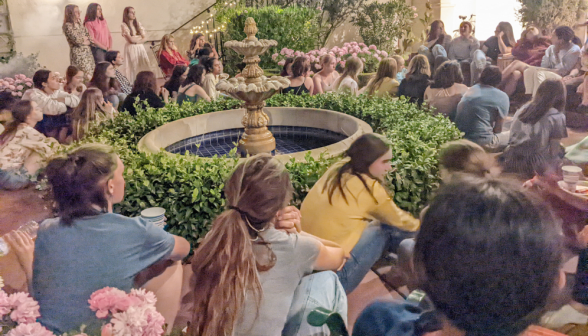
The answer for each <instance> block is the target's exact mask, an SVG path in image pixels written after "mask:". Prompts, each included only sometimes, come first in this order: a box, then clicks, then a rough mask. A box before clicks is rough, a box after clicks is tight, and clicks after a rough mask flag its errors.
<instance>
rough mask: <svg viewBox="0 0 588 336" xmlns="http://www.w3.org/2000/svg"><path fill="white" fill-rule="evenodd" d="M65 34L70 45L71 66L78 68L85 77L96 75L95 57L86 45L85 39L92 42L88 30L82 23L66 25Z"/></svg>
mask: <svg viewBox="0 0 588 336" xmlns="http://www.w3.org/2000/svg"><path fill="white" fill-rule="evenodd" d="M63 33H64V34H65V38H66V39H67V43H68V44H69V47H70V51H69V58H70V63H71V65H74V66H76V67H77V68H78V69H80V70H81V71H83V72H84V76H85V77H88V76H92V75H93V74H94V68H95V67H96V64H95V63H94V56H92V49H90V46H87V45H84V38H87V39H88V40H89V41H92V38H91V37H90V34H89V33H88V30H87V29H86V27H84V25H82V24H81V23H75V24H73V23H69V22H68V23H66V24H64V25H63Z"/></svg>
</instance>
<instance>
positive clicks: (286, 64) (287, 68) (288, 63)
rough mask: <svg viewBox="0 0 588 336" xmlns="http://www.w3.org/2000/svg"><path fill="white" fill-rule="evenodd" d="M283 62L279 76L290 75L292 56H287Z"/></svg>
mask: <svg viewBox="0 0 588 336" xmlns="http://www.w3.org/2000/svg"><path fill="white" fill-rule="evenodd" d="M283 62H284V65H282V71H281V72H280V76H282V77H292V63H294V57H288V58H286V59H285V60H284V61H283Z"/></svg>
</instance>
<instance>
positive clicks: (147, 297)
mask: <svg viewBox="0 0 588 336" xmlns="http://www.w3.org/2000/svg"><path fill="white" fill-rule="evenodd" d="M129 295H130V296H132V297H136V298H138V299H140V300H141V302H142V303H143V304H146V305H150V306H155V303H157V297H156V296H155V294H153V292H150V291H147V290H145V289H143V288H140V289H131V293H130V294H129Z"/></svg>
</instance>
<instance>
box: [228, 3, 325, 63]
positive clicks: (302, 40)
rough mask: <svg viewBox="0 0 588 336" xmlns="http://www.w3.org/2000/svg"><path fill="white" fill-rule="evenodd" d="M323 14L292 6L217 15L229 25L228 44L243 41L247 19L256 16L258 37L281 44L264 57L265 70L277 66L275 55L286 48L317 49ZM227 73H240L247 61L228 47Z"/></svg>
mask: <svg viewBox="0 0 588 336" xmlns="http://www.w3.org/2000/svg"><path fill="white" fill-rule="evenodd" d="M318 14H319V11H318V10H316V9H312V8H308V7H298V6H292V7H287V8H280V7H278V6H266V7H261V8H252V7H236V8H224V9H220V10H219V11H218V12H217V15H216V20H217V22H219V23H220V24H225V25H226V27H227V28H226V31H225V34H226V36H225V37H224V40H225V41H229V40H237V41H241V40H243V39H244V38H246V37H247V36H246V35H245V33H244V32H243V29H244V28H245V19H247V17H252V18H254V19H255V22H257V28H258V29H259V32H258V33H257V38H259V39H268V40H276V41H278V47H275V48H271V49H270V50H269V51H268V52H266V53H265V54H263V55H260V58H261V62H260V64H259V65H260V66H261V68H263V69H265V68H272V67H276V64H275V63H274V62H273V61H272V59H271V55H272V54H273V53H276V52H278V51H279V50H280V49H282V48H290V49H294V50H304V51H308V50H311V49H314V48H315V47H316V43H317V38H318V28H317V25H316V18H317V15H318ZM225 53H226V56H227V58H226V61H225V63H224V64H225V71H226V72H228V73H230V74H235V73H236V72H237V67H236V66H237V64H239V63H241V62H242V61H243V56H242V55H238V54H237V53H236V52H234V51H232V50H230V49H228V48H227V50H226V51H225Z"/></svg>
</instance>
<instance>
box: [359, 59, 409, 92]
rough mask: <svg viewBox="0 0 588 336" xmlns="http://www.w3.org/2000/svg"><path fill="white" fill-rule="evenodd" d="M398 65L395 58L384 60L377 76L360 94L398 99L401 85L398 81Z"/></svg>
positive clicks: (379, 66)
mask: <svg viewBox="0 0 588 336" xmlns="http://www.w3.org/2000/svg"><path fill="white" fill-rule="evenodd" d="M397 72H398V65H397V64H396V60H395V59H394V58H391V57H389V58H384V59H383V60H381V61H380V64H379V65H378V72H377V73H376V76H375V77H374V78H372V80H370V82H369V83H368V85H367V86H366V87H365V88H363V89H361V90H360V91H359V93H367V94H368V95H370V96H376V97H378V98H380V97H384V96H390V97H396V96H397V95H398V86H400V83H398V81H397V80H396V73H397Z"/></svg>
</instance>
